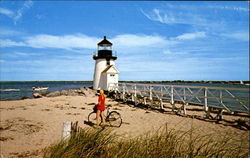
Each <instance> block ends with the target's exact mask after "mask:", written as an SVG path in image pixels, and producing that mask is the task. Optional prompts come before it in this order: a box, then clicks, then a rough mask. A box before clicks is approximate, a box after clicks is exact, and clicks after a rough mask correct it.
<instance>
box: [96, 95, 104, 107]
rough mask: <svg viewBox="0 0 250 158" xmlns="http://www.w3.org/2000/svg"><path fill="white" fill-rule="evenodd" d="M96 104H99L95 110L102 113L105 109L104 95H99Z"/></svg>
mask: <svg viewBox="0 0 250 158" xmlns="http://www.w3.org/2000/svg"><path fill="white" fill-rule="evenodd" d="M98 102H99V103H100V104H98V106H97V110H100V111H104V110H105V109H106V108H105V96H104V95H100V96H99V97H98Z"/></svg>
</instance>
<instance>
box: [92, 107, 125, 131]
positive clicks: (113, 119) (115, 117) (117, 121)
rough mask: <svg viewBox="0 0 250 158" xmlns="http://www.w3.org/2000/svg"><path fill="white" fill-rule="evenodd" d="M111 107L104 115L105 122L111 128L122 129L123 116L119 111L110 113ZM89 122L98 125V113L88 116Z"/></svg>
mask: <svg viewBox="0 0 250 158" xmlns="http://www.w3.org/2000/svg"><path fill="white" fill-rule="evenodd" d="M110 107H112V106H111V105H108V106H107V113H106V115H104V117H105V121H106V122H109V124H110V126H111V127H120V126H121V125H122V118H121V114H120V113H119V112H117V111H111V112H109V109H110ZM88 122H90V123H92V124H95V123H96V112H95V111H93V112H91V113H90V114H89V115H88Z"/></svg>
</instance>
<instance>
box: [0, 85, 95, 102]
mask: <svg viewBox="0 0 250 158" xmlns="http://www.w3.org/2000/svg"><path fill="white" fill-rule="evenodd" d="M92 85H93V83H92V82H86V81H47V82H46V81H34V82H33V81H32V82H0V100H16V99H21V98H33V93H34V92H35V91H33V90H32V87H48V89H47V90H48V91H49V92H55V91H61V90H68V89H79V88H80V87H91V86H92Z"/></svg>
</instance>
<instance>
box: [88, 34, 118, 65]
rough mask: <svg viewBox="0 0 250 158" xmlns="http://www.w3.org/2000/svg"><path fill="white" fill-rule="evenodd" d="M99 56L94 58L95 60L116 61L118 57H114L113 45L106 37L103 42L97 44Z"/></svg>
mask: <svg viewBox="0 0 250 158" xmlns="http://www.w3.org/2000/svg"><path fill="white" fill-rule="evenodd" d="M97 46H98V48H97V50H98V54H97V55H94V56H93V59H94V60H96V59H106V60H107V61H109V60H110V59H113V60H116V59H117V57H116V56H113V55H112V43H111V42H109V41H108V40H107V39H106V36H104V38H103V40H102V41H101V42H99V43H98V44H97Z"/></svg>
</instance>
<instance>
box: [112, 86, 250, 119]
mask: <svg viewBox="0 0 250 158" xmlns="http://www.w3.org/2000/svg"><path fill="white" fill-rule="evenodd" d="M109 89H110V90H113V91H115V93H116V97H117V98H119V99H123V100H124V101H126V100H130V101H133V102H134V103H135V104H138V103H143V104H147V102H148V101H149V102H150V103H151V104H155V103H156V102H158V105H159V108H161V109H163V108H164V106H163V103H167V102H169V103H170V104H171V105H172V110H173V111H179V112H183V113H184V114H186V106H187V105H188V104H196V105H200V106H203V107H204V111H205V113H206V117H211V115H210V111H211V108H216V109H219V111H218V115H217V116H216V118H221V116H222V112H223V111H229V112H243V113H250V112H249V88H231V87H210V86H185V85H160V84H134V83H119V84H116V85H114V84H112V86H110V87H109ZM177 102H178V103H182V106H181V107H180V108H177V107H176V104H175V103H177Z"/></svg>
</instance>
